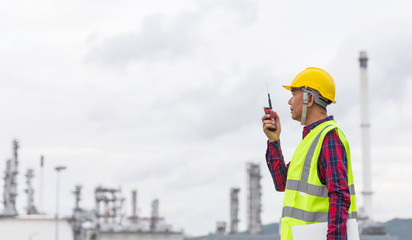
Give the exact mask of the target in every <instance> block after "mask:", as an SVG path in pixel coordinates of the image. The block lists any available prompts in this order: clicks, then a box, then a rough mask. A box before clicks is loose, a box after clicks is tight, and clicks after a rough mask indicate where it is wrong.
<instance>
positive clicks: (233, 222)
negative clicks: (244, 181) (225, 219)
mask: <svg viewBox="0 0 412 240" xmlns="http://www.w3.org/2000/svg"><path fill="white" fill-rule="evenodd" d="M239 191H240V189H239V188H231V189H230V234H236V233H238V223H239V216H238V213H239Z"/></svg>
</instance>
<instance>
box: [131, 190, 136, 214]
mask: <svg viewBox="0 0 412 240" xmlns="http://www.w3.org/2000/svg"><path fill="white" fill-rule="evenodd" d="M132 217H134V218H135V217H137V191H136V190H133V191H132Z"/></svg>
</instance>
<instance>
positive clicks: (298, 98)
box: [288, 88, 303, 121]
mask: <svg viewBox="0 0 412 240" xmlns="http://www.w3.org/2000/svg"><path fill="white" fill-rule="evenodd" d="M288 104H289V105H290V113H291V114H292V119H294V120H296V121H300V119H301V117H302V106H303V91H302V90H300V89H297V88H292V97H291V98H290V99H289V101H288Z"/></svg>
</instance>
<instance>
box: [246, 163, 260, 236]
mask: <svg viewBox="0 0 412 240" xmlns="http://www.w3.org/2000/svg"><path fill="white" fill-rule="evenodd" d="M247 177H248V195H247V200H248V203H247V204H248V206H247V209H248V227H247V230H248V233H250V234H261V233H262V221H261V219H260V213H261V210H262V205H261V196H262V193H261V185H260V179H261V178H262V176H261V175H260V168H259V164H254V163H248V164H247Z"/></svg>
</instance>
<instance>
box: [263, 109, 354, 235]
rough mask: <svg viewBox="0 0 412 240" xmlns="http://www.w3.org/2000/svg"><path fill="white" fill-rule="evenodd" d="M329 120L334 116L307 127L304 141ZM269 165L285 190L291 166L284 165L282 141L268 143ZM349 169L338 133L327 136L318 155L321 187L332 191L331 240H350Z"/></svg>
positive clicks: (278, 188)
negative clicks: (348, 230)
mask: <svg viewBox="0 0 412 240" xmlns="http://www.w3.org/2000/svg"><path fill="white" fill-rule="evenodd" d="M329 120H333V116H329V117H327V118H324V119H322V120H320V121H317V122H315V123H312V124H311V125H309V126H305V127H304V129H303V138H305V136H306V135H307V134H308V133H309V132H310V131H311V130H312V129H314V128H315V127H317V126H318V125H319V124H321V123H323V122H326V121H329ZM266 163H267V165H268V167H269V171H270V173H271V174H272V178H273V182H274V183H275V188H276V190H277V191H285V185H286V178H287V172H288V168H289V164H290V163H288V164H287V165H286V164H285V161H284V159H283V154H282V149H281V147H280V140H278V141H275V142H272V143H271V142H269V141H268V147H267V150H266ZM347 166H348V162H347V157H346V151H345V147H344V146H343V144H342V142H341V141H340V139H339V137H338V134H337V133H336V132H335V131H331V132H329V133H327V134H326V136H325V139H324V140H323V144H322V149H321V152H320V154H319V159H318V176H319V180H320V181H321V182H322V184H325V185H326V186H327V188H328V192H329V194H328V195H329V214H328V240H344V239H347V236H346V220H347V218H348V209H349V205H350V193H349V188H348V176H347Z"/></svg>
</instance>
